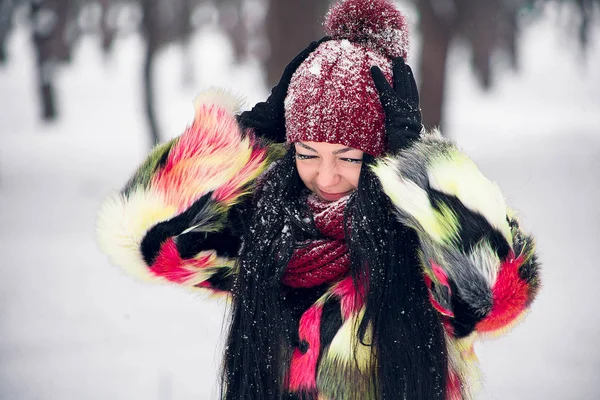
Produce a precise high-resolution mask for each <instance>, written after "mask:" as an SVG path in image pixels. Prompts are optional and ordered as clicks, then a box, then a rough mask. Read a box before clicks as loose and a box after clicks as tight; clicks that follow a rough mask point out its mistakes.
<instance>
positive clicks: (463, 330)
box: [450, 282, 485, 338]
mask: <svg viewBox="0 0 600 400" xmlns="http://www.w3.org/2000/svg"><path fill="white" fill-rule="evenodd" d="M450 288H451V289H452V311H453V312H454V318H451V319H450V321H451V323H452V327H453V328H454V336H456V337H457V338H462V337H465V336H469V334H471V332H473V330H475V325H477V323H478V322H479V321H481V320H482V319H483V318H485V315H483V316H478V315H477V311H480V310H477V309H475V308H474V307H471V305H470V304H469V303H467V302H466V301H464V300H463V299H462V298H461V297H460V295H459V294H458V289H457V287H456V284H454V282H450Z"/></svg>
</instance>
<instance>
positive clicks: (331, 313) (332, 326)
mask: <svg viewBox="0 0 600 400" xmlns="http://www.w3.org/2000/svg"><path fill="white" fill-rule="evenodd" d="M342 322H343V321H342V306H341V304H340V301H339V300H338V299H336V298H330V299H329V300H328V301H327V302H326V303H325V305H324V306H323V314H322V315H321V350H320V353H319V359H320V358H321V357H322V356H323V350H324V349H325V347H327V346H329V344H330V343H331V341H332V340H333V338H334V336H335V334H336V333H337V332H338V331H339V330H340V328H341V327H342Z"/></svg>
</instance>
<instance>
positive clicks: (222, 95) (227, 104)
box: [194, 86, 246, 114]
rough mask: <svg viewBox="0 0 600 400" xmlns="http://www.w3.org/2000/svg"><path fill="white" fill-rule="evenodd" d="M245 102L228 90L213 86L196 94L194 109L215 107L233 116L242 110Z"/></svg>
mask: <svg viewBox="0 0 600 400" xmlns="http://www.w3.org/2000/svg"><path fill="white" fill-rule="evenodd" d="M245 102H246V101H245V99H244V98H243V97H242V96H240V95H237V94H234V93H233V92H232V91H230V90H228V89H225V88H219V87H214V86H213V87H209V88H208V89H205V90H203V91H201V92H200V93H198V95H197V96H196V98H195V99H194V108H196V109H198V108H199V107H201V106H203V105H215V106H218V107H221V108H224V109H225V110H227V111H229V112H230V113H231V114H235V113H237V112H238V111H240V110H241V109H242V107H243V106H244V103H245Z"/></svg>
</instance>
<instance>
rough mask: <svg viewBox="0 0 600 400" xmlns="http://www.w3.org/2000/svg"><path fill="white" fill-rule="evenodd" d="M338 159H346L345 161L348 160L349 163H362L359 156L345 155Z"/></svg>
mask: <svg viewBox="0 0 600 400" xmlns="http://www.w3.org/2000/svg"><path fill="white" fill-rule="evenodd" d="M340 160H342V161H346V162H349V163H352V164H360V163H362V159H361V158H347V157H345V158H340Z"/></svg>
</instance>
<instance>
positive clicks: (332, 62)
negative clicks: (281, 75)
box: [285, 0, 408, 156]
mask: <svg viewBox="0 0 600 400" xmlns="http://www.w3.org/2000/svg"><path fill="white" fill-rule="evenodd" d="M324 25H325V31H326V33H327V34H328V35H329V36H331V38H332V39H333V40H329V41H326V42H323V43H321V44H320V45H319V47H317V49H316V50H315V51H313V52H312V53H311V54H310V55H309V56H308V57H307V58H306V60H305V61H304V62H303V63H302V64H301V65H300V66H299V67H298V69H297V70H296V72H295V73H294V75H293V77H292V80H291V82H290V86H289V89H288V92H287V97H286V99H285V120H286V134H287V140H288V142H291V143H293V142H297V141H309V142H327V143H338V144H343V145H345V146H348V147H353V148H355V149H359V150H362V151H364V152H366V153H369V154H372V155H374V156H378V155H380V154H382V153H383V151H384V150H385V143H386V140H385V130H384V122H385V115H384V113H383V108H382V106H381V102H380V100H379V95H378V93H377V89H376V88H375V84H374V83H373V79H372V77H371V72H370V69H371V67H372V66H374V65H377V66H378V67H379V68H381V70H382V71H383V73H384V75H385V76H386V78H388V80H389V81H390V82H391V81H392V62H391V61H392V59H393V58H395V57H399V56H402V57H404V58H406V55H407V52H408V30H407V26H406V22H405V18H404V15H403V14H401V13H400V11H398V10H397V9H396V7H395V6H394V5H393V4H392V3H391V2H390V1H388V0H368V1H367V0H342V1H340V2H338V3H337V4H335V5H333V6H332V7H331V9H330V10H329V12H328V13H327V15H326V17H325V23H324Z"/></svg>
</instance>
